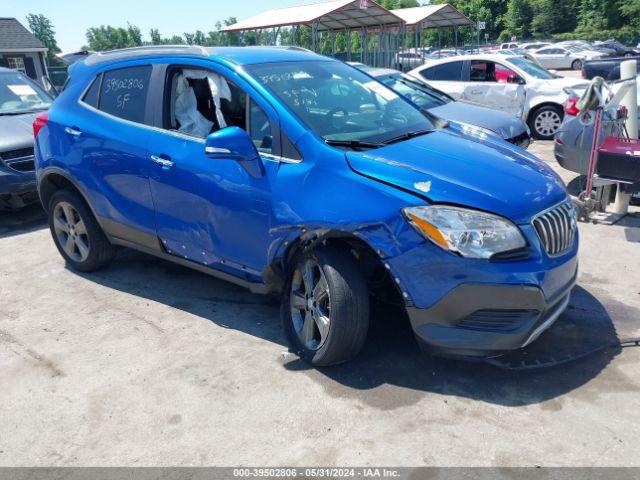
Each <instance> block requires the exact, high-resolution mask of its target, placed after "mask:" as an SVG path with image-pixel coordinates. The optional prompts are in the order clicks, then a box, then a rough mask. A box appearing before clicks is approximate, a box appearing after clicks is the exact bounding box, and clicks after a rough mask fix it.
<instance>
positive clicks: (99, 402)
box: [0, 142, 640, 466]
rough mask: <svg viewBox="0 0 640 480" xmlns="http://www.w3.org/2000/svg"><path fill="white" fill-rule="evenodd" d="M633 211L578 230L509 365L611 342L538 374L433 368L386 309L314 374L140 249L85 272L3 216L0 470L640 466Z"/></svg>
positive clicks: (250, 305) (27, 223)
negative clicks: (562, 273)
mask: <svg viewBox="0 0 640 480" xmlns="http://www.w3.org/2000/svg"><path fill="white" fill-rule="evenodd" d="M532 150H533V151H534V152H536V153H537V154H539V155H540V156H541V157H543V158H545V159H546V160H548V161H550V162H551V158H552V155H551V145H550V143H542V142H540V143H537V144H535V145H534V146H533V147H532ZM551 163H554V162H551ZM571 178H572V176H571V175H568V176H567V180H570V179H571ZM635 212H636V213H635V216H631V217H628V218H627V219H625V220H624V221H623V222H621V223H619V224H617V225H615V226H604V225H585V224H581V226H580V231H581V235H582V247H581V253H580V261H581V274H580V279H579V286H578V287H576V290H575V292H574V296H573V299H572V304H571V307H570V309H569V310H568V311H567V313H566V314H565V315H563V317H561V319H560V320H559V321H558V323H557V324H556V326H554V328H553V329H552V330H550V331H549V332H547V333H545V334H544V335H543V336H542V337H541V338H540V339H539V340H538V342H537V343H536V344H534V346H535V348H533V349H531V350H530V351H528V352H527V355H524V356H520V357H519V358H518V359H517V360H514V361H513V362H510V363H509V366H510V367H514V366H518V365H521V364H522V361H523V362H524V364H525V365H529V364H531V363H532V362H533V363H535V361H542V362H549V363H554V362H556V361H557V360H560V359H561V358H560V357H563V356H564V355H576V354H577V353H578V352H580V351H581V349H582V350H589V349H600V348H601V347H602V346H603V345H604V344H608V345H610V347H609V348H605V349H600V350H599V351H598V352H596V353H592V354H590V355H587V356H586V357H584V358H582V359H581V360H575V361H571V362H568V363H564V364H561V365H557V366H555V367H549V368H542V369H534V370H513V369H505V368H498V367H496V366H490V365H485V364H479V363H464V362H460V361H454V360H446V359H438V358H433V357H430V356H428V355H425V354H422V353H420V352H419V350H418V349H417V347H416V345H415V343H414V341H413V338H412V336H411V333H410V331H409V330H408V329H407V325H406V321H405V320H404V319H403V318H402V317H401V316H399V315H397V312H394V311H392V310H390V309H387V308H382V307H377V308H376V312H375V322H374V326H373V329H372V332H371V334H370V336H369V339H368V341H367V345H366V348H365V351H364V353H363V354H362V355H361V356H360V357H359V358H358V359H357V360H356V361H354V362H352V363H350V364H347V365H343V366H340V367H335V368H329V369H322V370H315V369H310V368H308V367H307V366H306V365H304V364H302V363H301V362H300V361H298V360H297V359H296V358H295V357H294V356H291V355H289V354H288V353H287V349H286V347H285V344H284V338H283V335H282V332H281V329H280V323H279V317H278V310H277V307H276V306H274V305H272V304H269V303H268V302H267V301H266V300H265V299H264V298H262V297H259V296H254V295H251V294H249V293H248V292H246V291H244V290H242V289H240V288H237V287H234V286H232V285H229V284H226V283H224V282H221V281H218V280H215V279H213V278H209V277H207V276H205V275H202V274H199V273H195V272H192V271H190V270H187V269H185V268H182V267H178V266H174V265H172V264H170V263H166V262H163V261H159V260H156V259H153V258H150V257H147V256H145V255H142V254H138V253H135V252H131V251H123V252H122V253H121V254H120V256H119V257H118V260H117V261H116V262H115V263H114V264H113V265H112V266H111V267H110V268H108V269H107V270H105V271H102V272H99V273H95V274H90V275H79V274H77V273H74V272H72V271H69V270H67V269H66V268H65V266H64V263H63V261H62V259H61V257H60V256H59V255H58V253H57V251H56V250H55V247H54V245H53V243H52V241H51V239H50V236H49V231H48V230H47V228H46V226H45V222H44V219H43V215H42V213H41V212H40V211H39V210H38V209H30V210H28V211H26V212H21V213H19V214H6V213H3V214H0V252H2V255H1V256H0V385H1V388H0V405H2V408H1V409H0V425H2V429H1V431H0V465H5V466H7V465H176V464H180V465H227V466H233V465H239V464H244V465H247V464H249V465H331V464H341V465H371V464H374V465H406V466H417V465H458V466H462V465H496V466H508V465H523V466H528V465H547V466H551V465H584V466H590V465H599V466H602V465H640V442H639V441H638V432H637V428H635V427H634V426H637V425H638V424H640V395H639V393H640V378H639V372H640V348H636V347H621V346H619V345H618V346H617V344H618V343H619V341H620V340H623V339H626V338H631V337H634V336H635V337H637V336H640V244H639V243H638V242H639V241H640V214H638V213H637V212H638V209H635ZM567 352H569V353H567ZM518 362H520V363H518Z"/></svg>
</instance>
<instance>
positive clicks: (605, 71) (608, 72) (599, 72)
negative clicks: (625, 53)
mask: <svg viewBox="0 0 640 480" xmlns="http://www.w3.org/2000/svg"><path fill="white" fill-rule="evenodd" d="M626 60H633V59H632V58H629V57H619V58H603V59H600V60H589V61H586V62H584V63H583V64H582V78H586V79H587V80H591V79H592V78H593V77H602V78H604V79H605V80H607V81H614V80H620V64H621V63H622V62H624V61H626ZM636 61H637V67H638V72H640V59H636Z"/></svg>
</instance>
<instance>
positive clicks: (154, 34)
mask: <svg viewBox="0 0 640 480" xmlns="http://www.w3.org/2000/svg"><path fill="white" fill-rule="evenodd" d="M149 36H150V37H151V45H162V44H163V43H164V42H163V40H162V35H160V30H158V29H157V28H152V29H151V30H149Z"/></svg>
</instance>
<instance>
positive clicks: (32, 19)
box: [27, 13, 60, 64]
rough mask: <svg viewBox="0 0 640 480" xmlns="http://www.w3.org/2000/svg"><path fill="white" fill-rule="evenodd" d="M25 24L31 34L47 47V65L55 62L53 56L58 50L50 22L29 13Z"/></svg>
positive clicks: (43, 17) (54, 32) (39, 15)
mask: <svg viewBox="0 0 640 480" xmlns="http://www.w3.org/2000/svg"><path fill="white" fill-rule="evenodd" d="M27 23H28V24H29V30H31V33H33V34H34V35H35V36H36V38H37V39H38V40H40V41H41V42H42V44H43V45H44V46H45V47H47V49H48V50H47V61H48V63H49V64H50V63H51V62H52V61H55V60H54V59H55V57H54V55H55V54H56V53H59V52H60V48H59V47H58V43H57V42H56V31H55V29H54V28H53V24H52V23H51V20H49V19H48V18H47V17H45V16H44V15H42V14H34V13H30V14H29V15H27Z"/></svg>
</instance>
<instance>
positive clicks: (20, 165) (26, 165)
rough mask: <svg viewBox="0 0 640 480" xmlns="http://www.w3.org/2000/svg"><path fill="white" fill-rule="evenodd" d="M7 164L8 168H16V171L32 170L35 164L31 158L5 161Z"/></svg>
mask: <svg viewBox="0 0 640 480" xmlns="http://www.w3.org/2000/svg"><path fill="white" fill-rule="evenodd" d="M7 166H8V167H9V168H13V169H14V170H17V171H18V172H33V171H34V170H35V169H36V165H35V162H34V161H33V159H30V160H18V161H15V162H9V163H7Z"/></svg>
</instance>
